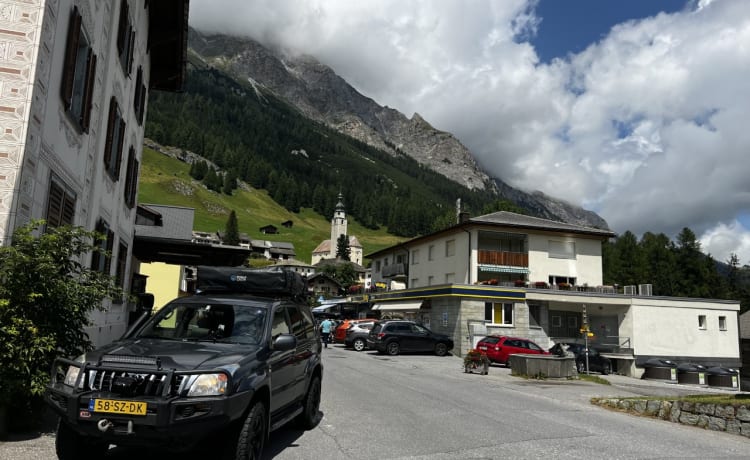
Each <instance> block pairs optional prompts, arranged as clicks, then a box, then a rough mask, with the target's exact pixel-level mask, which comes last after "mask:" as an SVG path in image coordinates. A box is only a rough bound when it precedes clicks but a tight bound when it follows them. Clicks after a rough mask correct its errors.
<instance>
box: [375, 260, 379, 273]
mask: <svg viewBox="0 0 750 460" xmlns="http://www.w3.org/2000/svg"><path fill="white" fill-rule="evenodd" d="M375 271H376V272H379V271H380V261H379V260H377V261H375Z"/></svg>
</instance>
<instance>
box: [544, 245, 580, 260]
mask: <svg viewBox="0 0 750 460" xmlns="http://www.w3.org/2000/svg"><path fill="white" fill-rule="evenodd" d="M549 257H550V258H551V259H575V258H576V244H575V243H574V242H572V241H552V240H550V241H549Z"/></svg>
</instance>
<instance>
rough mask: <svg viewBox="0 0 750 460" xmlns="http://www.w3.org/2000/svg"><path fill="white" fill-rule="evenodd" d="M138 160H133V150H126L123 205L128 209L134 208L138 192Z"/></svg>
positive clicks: (131, 148)
mask: <svg viewBox="0 0 750 460" xmlns="http://www.w3.org/2000/svg"><path fill="white" fill-rule="evenodd" d="M138 167H139V163H138V160H136V159H135V148H133V146H131V147H130V150H128V166H127V171H126V172H125V192H124V195H125V196H124V198H125V204H126V205H127V206H128V208H131V209H132V208H133V206H135V198H136V194H137V192H138Z"/></svg>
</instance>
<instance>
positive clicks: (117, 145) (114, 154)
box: [104, 96, 125, 181]
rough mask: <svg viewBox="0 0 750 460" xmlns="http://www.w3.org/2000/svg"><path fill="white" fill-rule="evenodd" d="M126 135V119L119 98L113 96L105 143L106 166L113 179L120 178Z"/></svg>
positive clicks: (110, 102) (110, 103)
mask: <svg viewBox="0 0 750 460" xmlns="http://www.w3.org/2000/svg"><path fill="white" fill-rule="evenodd" d="M124 137H125V120H123V119H122V115H121V114H120V107H119V106H118V105H117V99H115V97H114V96H112V99H110V101H109V121H108V122H107V140H106V142H105V144H104V168H105V169H106V170H107V173H109V175H110V177H112V180H115V181H117V180H119V178H120V160H121V159H122V144H123V139H124Z"/></svg>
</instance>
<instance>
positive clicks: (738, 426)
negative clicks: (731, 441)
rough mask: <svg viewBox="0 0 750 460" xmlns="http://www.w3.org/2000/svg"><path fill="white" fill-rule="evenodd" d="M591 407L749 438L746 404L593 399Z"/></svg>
mask: <svg viewBox="0 0 750 460" xmlns="http://www.w3.org/2000/svg"><path fill="white" fill-rule="evenodd" d="M591 402H592V403H593V404H596V405H598V406H602V407H607V408H610V409H617V410H622V411H625V412H628V413H631V414H636V415H643V416H649V417H655V418H660V419H662V420H668V421H670V422H674V423H681V424H683V425H692V426H697V427H700V428H705V429H709V430H714V431H725V432H727V433H731V434H738V435H741V436H745V437H748V438H750V402H748V404H712V403H697V402H689V401H662V400H654V399H617V398H593V399H592V400H591Z"/></svg>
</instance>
